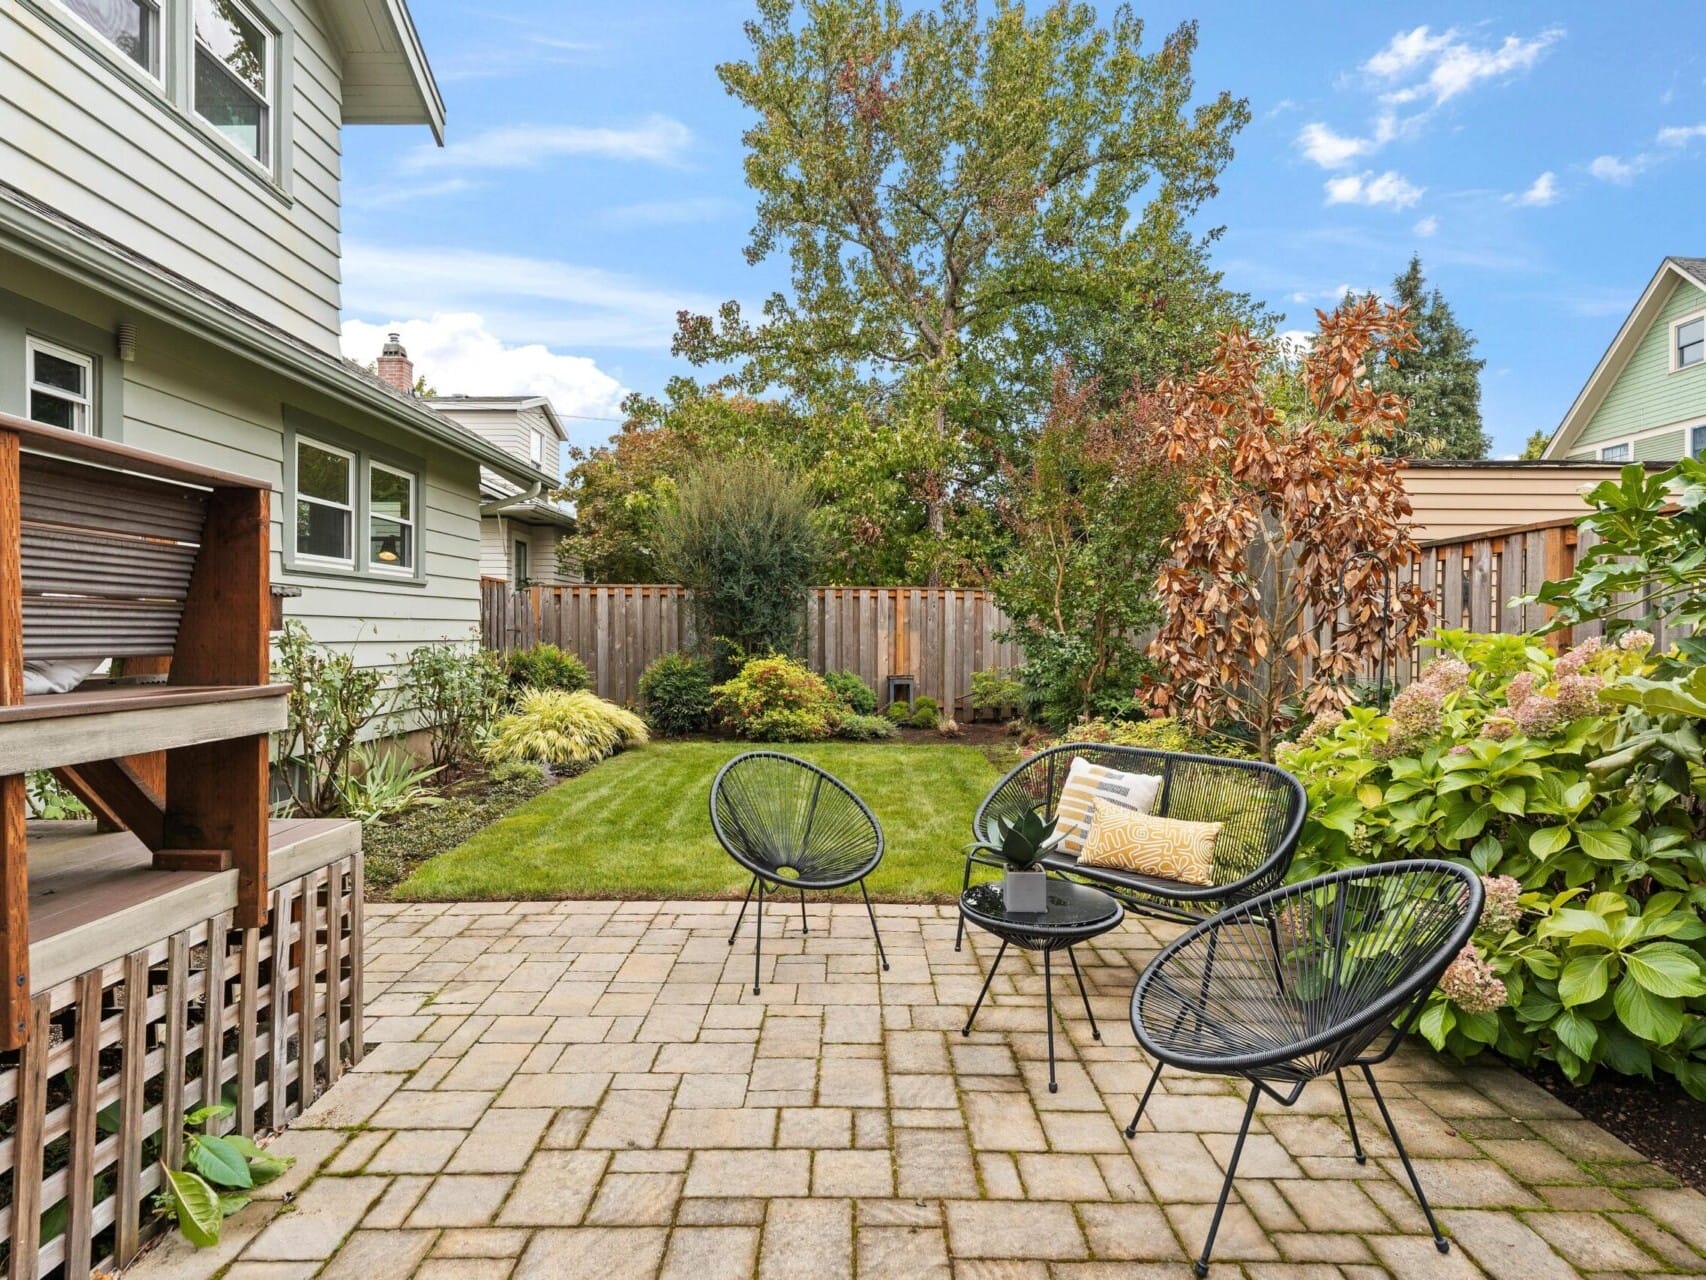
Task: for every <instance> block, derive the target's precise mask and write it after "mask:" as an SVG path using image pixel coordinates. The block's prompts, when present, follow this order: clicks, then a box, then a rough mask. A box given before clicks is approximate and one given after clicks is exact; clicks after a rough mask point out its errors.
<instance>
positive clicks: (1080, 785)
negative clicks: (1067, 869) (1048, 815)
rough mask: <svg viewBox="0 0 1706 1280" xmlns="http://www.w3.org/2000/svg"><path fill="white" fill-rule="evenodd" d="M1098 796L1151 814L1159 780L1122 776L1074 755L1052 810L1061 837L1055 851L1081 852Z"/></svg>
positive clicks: (1151, 776)
mask: <svg viewBox="0 0 1706 1280" xmlns="http://www.w3.org/2000/svg"><path fill="white" fill-rule="evenodd" d="M1097 796H1106V797H1107V798H1108V799H1110V800H1117V801H1118V802H1119V803H1121V804H1123V805H1127V806H1129V807H1130V808H1133V809H1138V810H1141V811H1142V812H1144V813H1154V812H1155V806H1156V804H1157V803H1158V802H1159V801H1160V799H1161V778H1160V776H1159V775H1157V774H1152V773H1122V772H1120V770H1118V769H1109V768H1107V767H1105V766H1103V765H1099V764H1091V763H1090V762H1089V761H1088V760H1086V759H1085V758H1084V757H1083V756H1074V757H1073V758H1072V767H1071V768H1070V769H1068V770H1067V771H1066V784H1065V785H1064V786H1063V787H1061V789H1060V803H1059V804H1057V805H1056V806H1055V809H1054V819H1055V822H1054V829H1055V830H1056V831H1058V832H1060V834H1061V840H1060V844H1059V845H1058V846H1056V849H1057V852H1060V853H1064V854H1070V855H1072V856H1073V857H1077V856H1078V855H1079V854H1080V853H1082V852H1083V849H1084V840H1085V838H1086V837H1087V836H1088V835H1089V834H1090V818H1091V816H1092V807H1093V805H1094V804H1095V801H1096V797H1097Z"/></svg>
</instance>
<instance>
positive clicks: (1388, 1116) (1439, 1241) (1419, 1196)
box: [1362, 1063, 1451, 1253]
mask: <svg viewBox="0 0 1706 1280" xmlns="http://www.w3.org/2000/svg"><path fill="white" fill-rule="evenodd" d="M1362 1075H1363V1079H1365V1080H1367V1081H1368V1090H1369V1092H1370V1093H1372V1094H1373V1095H1374V1105H1375V1106H1377V1107H1379V1108H1380V1118H1381V1119H1382V1120H1384V1121H1385V1122H1386V1132H1387V1133H1389V1134H1391V1135H1392V1145H1393V1146H1395V1147H1397V1148H1398V1158H1399V1159H1400V1160H1402V1161H1403V1162H1404V1172H1405V1173H1407V1174H1409V1175H1410V1188H1411V1190H1413V1191H1414V1192H1415V1193H1416V1202H1417V1203H1418V1204H1420V1205H1421V1206H1422V1213H1423V1214H1424V1215H1426V1217H1427V1220H1428V1230H1429V1231H1432V1232H1433V1233H1434V1248H1436V1249H1438V1250H1439V1251H1440V1252H1441V1253H1447V1252H1449V1251H1450V1249H1451V1243H1450V1241H1448V1240H1447V1239H1446V1238H1445V1237H1444V1236H1443V1235H1441V1234H1440V1230H1439V1223H1438V1222H1436V1221H1435V1220H1434V1211H1433V1206H1432V1205H1430V1204H1429V1203H1428V1197H1427V1195H1426V1194H1425V1193H1424V1192H1423V1191H1422V1180H1421V1179H1420V1178H1418V1177H1416V1170H1415V1166H1413V1165H1412V1164H1411V1163H1410V1153H1409V1152H1408V1151H1406V1150H1404V1143H1403V1141H1402V1139H1400V1138H1399V1137H1398V1126H1396V1125H1395V1124H1393V1123H1392V1113H1391V1112H1390V1111H1388V1110H1387V1109H1386V1099H1385V1098H1383V1097H1381V1096H1380V1086H1379V1085H1377V1084H1375V1083H1374V1072H1372V1071H1370V1070H1369V1069H1368V1064H1367V1063H1364V1064H1362Z"/></svg>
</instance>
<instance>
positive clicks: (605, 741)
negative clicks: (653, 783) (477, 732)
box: [486, 689, 649, 765]
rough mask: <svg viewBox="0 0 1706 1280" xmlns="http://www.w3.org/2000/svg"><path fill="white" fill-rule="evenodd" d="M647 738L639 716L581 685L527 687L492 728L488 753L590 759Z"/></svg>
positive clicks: (492, 756) (499, 757)
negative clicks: (573, 687)
mask: <svg viewBox="0 0 1706 1280" xmlns="http://www.w3.org/2000/svg"><path fill="white" fill-rule="evenodd" d="M648 740H649V739H648V736H647V734H646V726H645V722H644V721H642V720H641V719H640V717H639V716H637V715H635V714H634V713H633V712H632V711H627V710H624V709H623V708H621V707H619V706H617V705H616V704H615V703H614V702H606V701H605V700H604V699H603V698H600V697H598V696H596V695H594V694H591V693H588V692H587V691H586V690H584V689H577V690H575V691H573V692H572V693H565V692H564V691H563V690H561V689H530V690H528V691H527V692H526V693H523V694H522V695H521V697H520V699H519V700H518V701H517V702H516V704H515V710H514V711H512V712H510V713H509V714H508V715H506V716H504V717H503V718H502V719H500V720H499V721H498V722H497V725H496V726H495V727H494V728H493V730H492V738H491V741H490V743H489V744H487V747H486V758H487V759H488V760H490V761H492V762H493V763H494V764H501V763H503V762H504V761H507V760H529V761H538V762H540V763H543V764H549V765H588V764H596V763H597V762H598V761H600V760H603V759H604V758H605V757H607V756H611V755H614V754H615V753H616V752H618V751H620V750H622V749H623V748H624V747H632V746H639V745H641V744H643V743H645V742H647V741H648Z"/></svg>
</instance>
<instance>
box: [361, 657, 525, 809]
mask: <svg viewBox="0 0 1706 1280" xmlns="http://www.w3.org/2000/svg"><path fill="white" fill-rule="evenodd" d="M506 685H507V681H506V674H505V670H504V665H503V663H502V661H501V660H500V659H499V658H498V656H497V655H496V654H494V653H492V652H491V651H490V650H487V649H479V648H467V647H463V646H458V645H452V644H424V645H421V646H420V647H418V648H416V649H412V650H410V652H409V656H408V658H407V659H406V660H405V663H404V666H403V673H402V676H401V677H400V678H399V680H398V683H397V702H398V705H399V706H401V707H404V708H407V709H408V710H411V711H413V712H414V713H415V714H416V715H417V716H419V717H420V720H421V724H422V726H423V727H424V728H425V729H426V731H427V734H428V737H429V738H430V739H431V742H432V764H433V767H434V769H435V771H436V770H448V771H452V772H454V771H456V770H459V769H462V768H463V767H465V766H466V765H468V764H470V763H472V762H473V761H475V760H477V759H478V758H479V754H480V744H481V742H482V741H483V740H484V738H485V736H486V734H487V732H488V731H489V730H490V729H491V726H492V721H493V720H495V719H496V718H497V715H498V712H499V711H501V710H502V708H503V703H504V695H505V691H506ZM352 816H353V815H352Z"/></svg>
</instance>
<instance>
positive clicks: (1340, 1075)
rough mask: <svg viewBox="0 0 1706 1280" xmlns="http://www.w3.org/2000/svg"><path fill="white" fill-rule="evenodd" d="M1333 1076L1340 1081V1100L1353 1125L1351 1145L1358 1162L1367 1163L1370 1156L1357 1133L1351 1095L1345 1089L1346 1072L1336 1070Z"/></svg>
mask: <svg viewBox="0 0 1706 1280" xmlns="http://www.w3.org/2000/svg"><path fill="white" fill-rule="evenodd" d="M1333 1076H1334V1078H1335V1079H1337V1080H1338V1082H1339V1101H1340V1102H1342V1103H1344V1104H1345V1123H1346V1124H1348V1125H1350V1127H1351V1147H1352V1149H1353V1150H1355V1152H1356V1158H1357V1163H1358V1164H1367V1163H1368V1157H1367V1156H1366V1155H1364V1154H1363V1149H1362V1137H1361V1136H1360V1135H1359V1134H1358V1133H1357V1118H1356V1114H1355V1113H1354V1112H1353V1111H1352V1110H1351V1095H1350V1094H1349V1093H1347V1092H1346V1091H1345V1073H1344V1072H1343V1071H1335V1072H1333Z"/></svg>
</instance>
